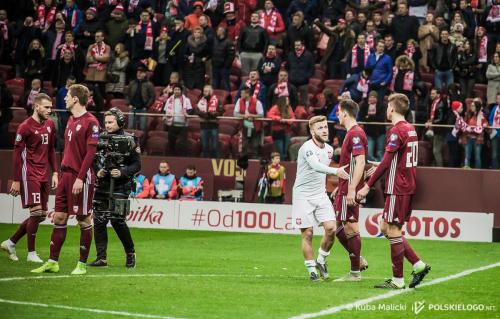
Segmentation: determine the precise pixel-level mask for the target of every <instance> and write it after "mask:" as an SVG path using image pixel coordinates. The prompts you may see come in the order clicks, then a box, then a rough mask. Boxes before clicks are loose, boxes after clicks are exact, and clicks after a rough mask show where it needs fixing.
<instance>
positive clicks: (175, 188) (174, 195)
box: [167, 178, 178, 199]
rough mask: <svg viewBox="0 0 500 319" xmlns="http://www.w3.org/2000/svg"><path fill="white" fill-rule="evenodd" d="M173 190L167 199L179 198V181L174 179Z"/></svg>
mask: <svg viewBox="0 0 500 319" xmlns="http://www.w3.org/2000/svg"><path fill="white" fill-rule="evenodd" d="M171 189H172V190H171V191H170V192H168V193H167V198H170V199H176V198H177V196H178V193H177V179H175V178H174V180H173V182H172V188H171Z"/></svg>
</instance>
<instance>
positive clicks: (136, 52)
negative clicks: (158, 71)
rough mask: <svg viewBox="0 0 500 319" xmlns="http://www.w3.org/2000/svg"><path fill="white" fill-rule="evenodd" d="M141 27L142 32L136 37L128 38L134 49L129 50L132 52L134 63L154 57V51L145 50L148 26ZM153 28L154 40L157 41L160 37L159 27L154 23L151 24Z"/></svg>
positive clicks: (136, 34)
mask: <svg viewBox="0 0 500 319" xmlns="http://www.w3.org/2000/svg"><path fill="white" fill-rule="evenodd" d="M140 25H141V28H142V29H141V32H135V33H134V36H133V37H131V36H130V35H128V38H129V39H130V41H131V43H130V44H131V45H132V48H131V50H127V51H129V52H131V58H132V61H138V60H140V59H147V58H150V57H152V56H153V50H145V49H144V45H145V43H146V25H144V24H140ZM151 28H152V29H153V39H156V37H157V36H158V34H159V32H158V25H157V24H156V23H154V22H151Z"/></svg>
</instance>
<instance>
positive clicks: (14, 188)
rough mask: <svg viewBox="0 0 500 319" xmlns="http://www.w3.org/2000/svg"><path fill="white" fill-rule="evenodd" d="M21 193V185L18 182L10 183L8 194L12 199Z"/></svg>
mask: <svg viewBox="0 0 500 319" xmlns="http://www.w3.org/2000/svg"><path fill="white" fill-rule="evenodd" d="M20 192H21V183H20V182H12V185H11V186H10V192H9V193H10V194H11V195H12V196H14V197H16V196H17V195H19V193H20Z"/></svg>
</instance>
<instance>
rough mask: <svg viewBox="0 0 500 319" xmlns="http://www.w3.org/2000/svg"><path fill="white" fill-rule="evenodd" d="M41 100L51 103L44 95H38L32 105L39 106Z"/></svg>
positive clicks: (48, 97)
mask: <svg viewBox="0 0 500 319" xmlns="http://www.w3.org/2000/svg"><path fill="white" fill-rule="evenodd" d="M43 100H45V101H50V102H52V99H51V98H50V96H48V95H47V94H45V93H38V95H37V96H36V97H35V99H34V100H33V105H35V104H40V103H41V102H42V101H43Z"/></svg>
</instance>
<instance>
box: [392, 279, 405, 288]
mask: <svg viewBox="0 0 500 319" xmlns="http://www.w3.org/2000/svg"><path fill="white" fill-rule="evenodd" d="M392 281H393V282H394V283H395V284H396V285H397V286H399V287H403V286H404V285H405V279H404V278H396V277H392Z"/></svg>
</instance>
